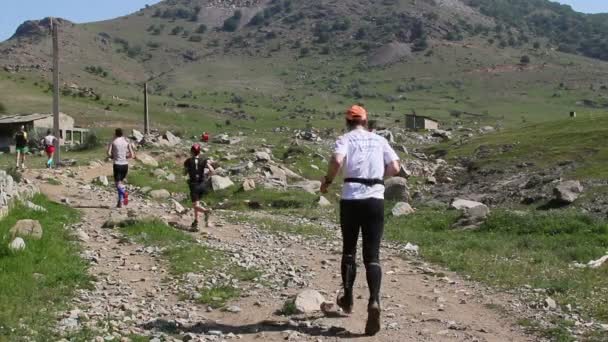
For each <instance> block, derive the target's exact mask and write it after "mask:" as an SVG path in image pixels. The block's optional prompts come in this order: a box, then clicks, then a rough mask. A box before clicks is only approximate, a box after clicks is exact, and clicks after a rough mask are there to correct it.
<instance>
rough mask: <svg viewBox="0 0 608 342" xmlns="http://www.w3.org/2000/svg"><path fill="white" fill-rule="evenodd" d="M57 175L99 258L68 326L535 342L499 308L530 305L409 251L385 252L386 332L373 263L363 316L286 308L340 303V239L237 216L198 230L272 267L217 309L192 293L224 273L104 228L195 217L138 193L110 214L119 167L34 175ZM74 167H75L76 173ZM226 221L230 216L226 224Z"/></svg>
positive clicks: (235, 256)
mask: <svg viewBox="0 0 608 342" xmlns="http://www.w3.org/2000/svg"><path fill="white" fill-rule="evenodd" d="M49 173H52V177H53V178H55V179H58V180H60V182H61V185H56V186H55V185H48V184H40V187H41V190H42V191H43V192H44V193H45V194H47V195H48V196H49V197H50V198H52V199H54V200H57V201H61V200H64V201H65V200H66V199H68V202H69V203H71V204H72V205H75V204H81V205H85V206H98V207H100V208H93V209H82V211H83V221H82V222H81V223H80V224H78V225H76V226H74V227H72V228H73V229H74V231H75V233H76V234H77V236H79V239H80V240H81V243H82V244H83V248H84V252H83V257H85V258H87V259H88V260H90V261H91V268H90V272H91V274H92V275H93V276H94V277H95V279H96V282H95V285H94V287H93V288H92V289H90V290H82V291H81V292H80V293H78V296H77V297H76V298H75V299H74V304H73V307H74V309H73V310H71V311H70V312H66V313H65V314H64V315H63V316H62V317H60V322H59V324H58V326H59V327H60V329H63V330H77V329H82V328H84V327H88V328H89V329H92V330H93V331H95V334H94V335H96V336H97V338H96V340H99V341H102V340H104V339H105V340H112V339H111V338H115V340H117V341H119V340H121V339H123V340H125V341H127V340H128V339H126V338H124V337H125V336H127V335H129V334H134V335H143V336H150V337H151V338H152V340H153V341H223V340H230V339H239V340H242V341H284V340H290V341H339V340H359V341H501V342H502V341H533V340H536V338H534V337H531V336H527V335H526V334H524V333H523V332H522V331H521V329H520V328H518V327H517V326H516V324H515V323H516V318H514V317H506V316H504V314H501V313H500V312H499V311H495V310H494V309H492V308H496V307H513V306H517V305H520V304H519V303H518V301H517V300H516V299H515V298H510V297H508V296H507V295H504V294H499V293H495V292H494V291H492V290H490V289H487V288H485V287H483V286H480V285H478V284H475V283H472V282H468V281H466V280H463V279H461V278H460V277H458V276H457V275H455V274H452V273H449V272H441V271H439V270H438V269H437V268H436V267H433V266H429V265H427V264H425V263H423V262H421V261H420V260H418V259H417V258H415V257H413V258H411V259H410V258H405V259H404V258H403V249H402V247H401V246H385V248H384V250H383V260H382V262H383V266H384V273H385V275H384V284H383V296H384V298H383V307H384V314H383V315H384V322H383V323H384V325H385V327H384V329H383V330H382V331H381V333H380V334H378V335H377V336H375V337H365V336H363V335H361V333H362V332H363V330H364V325H365V318H366V308H365V304H366V302H367V301H366V298H367V289H366V286H365V275H364V271H363V273H362V272H361V271H362V270H363V267H359V269H360V271H359V276H358V279H357V283H356V296H357V297H358V298H359V299H358V300H357V301H356V307H355V313H354V314H353V315H351V316H350V317H343V316H341V315H339V314H338V313H334V314H323V313H317V314H312V315H307V316H293V317H285V316H281V315H277V314H276V312H277V311H278V310H280V309H281V308H282V306H283V304H284V303H285V301H286V300H287V299H288V298H290V297H292V296H295V295H297V294H298V293H300V292H301V291H302V290H304V289H315V290H318V291H319V292H321V293H322V294H324V295H325V297H326V299H327V300H328V301H331V300H334V298H335V290H336V289H338V287H339V284H340V276H339V260H340V243H339V239H338V238H337V235H336V238H335V239H330V241H327V240H326V239H321V238H305V237H301V236H293V235H287V234H270V233H267V232H265V231H263V230H260V229H258V227H256V226H255V224H253V223H243V224H231V223H228V222H229V221H232V220H227V219H229V218H230V217H231V216H232V214H231V213H229V212H224V213H221V214H219V217H218V218H216V227H215V228H211V229H209V230H208V233H206V234H203V233H199V234H197V235H196V236H195V237H196V238H197V239H198V240H197V241H198V242H199V243H201V244H203V245H205V246H209V247H213V248H217V249H221V250H223V251H225V252H226V253H227V255H229V256H230V258H231V259H232V261H234V262H236V263H238V264H242V265H244V266H253V267H255V268H257V269H259V270H261V271H262V273H263V276H262V277H261V278H262V279H261V280H262V281H260V282H259V284H257V285H248V286H245V287H244V288H243V289H244V291H243V292H242V296H241V298H238V299H236V300H233V301H231V302H230V303H229V306H230V310H211V309H210V308H207V307H206V306H205V305H202V304H197V303H196V302H195V301H193V300H191V299H190V298H191V296H190V295H188V294H189V293H192V292H193V291H195V290H196V288H197V286H198V285H197V284H200V282H201V281H209V279H216V278H217V277H221V276H222V275H221V274H220V275H218V274H188V275H186V276H184V277H174V276H172V275H170V274H169V273H168V271H167V264H166V261H165V260H163V258H162V253H161V251H160V250H159V249H158V248H155V247H145V246H143V245H139V244H137V243H133V242H131V241H129V240H128V239H125V238H124V237H123V236H121V234H120V232H119V231H117V230H113V229H106V228H102V225H103V223H104V222H105V221H106V220H107V219H108V217H109V216H110V215H117V214H120V215H129V216H134V217H141V216H150V214H151V213H153V214H154V215H157V216H161V217H163V218H164V219H166V220H177V221H180V222H181V223H183V224H187V223H188V222H189V220H190V219H189V218H187V217H185V218H181V217H179V216H177V215H172V214H171V207H170V206H169V205H165V204H162V203H158V202H151V201H149V200H145V199H142V198H139V197H138V196H137V195H136V194H133V195H132V196H131V198H132V204H131V205H130V206H129V209H128V210H127V209H122V210H121V211H118V210H117V209H103V208H101V207H103V206H111V205H112V204H113V203H114V199H115V197H114V194H113V193H112V192H109V191H108V190H104V189H101V188H97V187H94V186H92V185H91V180H92V179H94V178H95V177H98V176H100V175H109V174H110V173H111V172H110V167H109V165H104V166H102V167H95V168H88V167H87V168H80V169H73V170H72V171H68V170H62V171H46V170H45V171H28V174H27V175H26V176H27V177H28V178H29V179H36V178H44V177H48V176H49ZM70 173H72V174H71V175H70ZM224 219H226V220H224Z"/></svg>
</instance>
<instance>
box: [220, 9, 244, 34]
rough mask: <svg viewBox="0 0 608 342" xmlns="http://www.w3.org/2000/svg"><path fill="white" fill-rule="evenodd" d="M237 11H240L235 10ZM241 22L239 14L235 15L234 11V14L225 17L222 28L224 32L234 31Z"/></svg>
mask: <svg viewBox="0 0 608 342" xmlns="http://www.w3.org/2000/svg"><path fill="white" fill-rule="evenodd" d="M237 13H241V12H240V11H237ZM240 22H241V16H240V15H239V16H237V15H236V13H235V14H234V16H232V17H230V18H228V19H226V21H224V26H223V30H224V31H226V32H234V31H236V29H237V28H239V24H240Z"/></svg>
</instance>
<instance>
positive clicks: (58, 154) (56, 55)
mask: <svg viewBox="0 0 608 342" xmlns="http://www.w3.org/2000/svg"><path fill="white" fill-rule="evenodd" d="M51 30H52V36H53V135H55V137H57V139H56V140H55V160H54V162H55V166H59V165H60V164H61V142H60V140H61V135H60V127H59V25H57V24H56V23H55V19H53V18H51Z"/></svg>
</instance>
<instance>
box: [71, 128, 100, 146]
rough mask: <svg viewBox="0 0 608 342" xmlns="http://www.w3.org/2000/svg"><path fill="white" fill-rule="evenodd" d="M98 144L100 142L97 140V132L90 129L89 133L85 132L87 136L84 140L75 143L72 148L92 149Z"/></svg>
mask: <svg viewBox="0 0 608 342" xmlns="http://www.w3.org/2000/svg"><path fill="white" fill-rule="evenodd" d="M100 146H101V142H100V141H99V137H98V136H97V133H95V132H94V131H90V132H89V134H87V137H86V139H85V140H84V142H83V143H82V144H80V145H77V146H76V147H75V148H74V151H87V150H94V149H96V148H98V147H100Z"/></svg>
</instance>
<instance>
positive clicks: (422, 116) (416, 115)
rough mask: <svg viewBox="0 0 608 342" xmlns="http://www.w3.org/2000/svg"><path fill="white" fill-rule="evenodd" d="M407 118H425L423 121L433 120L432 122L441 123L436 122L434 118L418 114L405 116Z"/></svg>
mask: <svg viewBox="0 0 608 342" xmlns="http://www.w3.org/2000/svg"><path fill="white" fill-rule="evenodd" d="M405 116H411V117H417V118H423V119H427V120H431V121H435V122H439V121H438V120H435V119H433V118H429V117H428V116H424V115H418V114H405Z"/></svg>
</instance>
